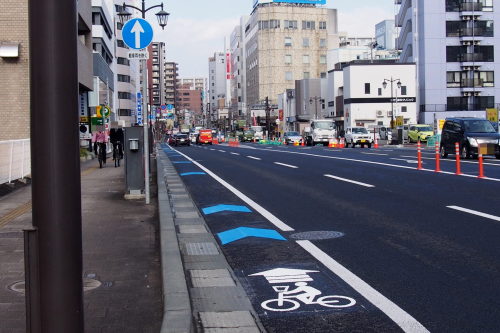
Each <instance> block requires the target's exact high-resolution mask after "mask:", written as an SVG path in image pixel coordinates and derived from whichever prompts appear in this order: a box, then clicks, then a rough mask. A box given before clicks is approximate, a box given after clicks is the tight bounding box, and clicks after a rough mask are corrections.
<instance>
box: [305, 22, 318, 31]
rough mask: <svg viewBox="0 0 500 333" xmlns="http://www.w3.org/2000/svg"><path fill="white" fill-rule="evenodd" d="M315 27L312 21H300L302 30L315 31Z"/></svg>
mask: <svg viewBox="0 0 500 333" xmlns="http://www.w3.org/2000/svg"><path fill="white" fill-rule="evenodd" d="M315 25H316V22H314V21H302V30H315V29H316V27H315Z"/></svg>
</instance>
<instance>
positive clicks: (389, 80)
mask: <svg viewBox="0 0 500 333" xmlns="http://www.w3.org/2000/svg"><path fill="white" fill-rule="evenodd" d="M387 82H390V83H391V128H394V95H393V94H394V86H393V84H394V82H397V83H396V84H397V86H398V89H401V81H400V80H399V79H393V78H392V76H391V78H390V79H384V82H382V87H384V89H385V88H387ZM396 96H397V95H396Z"/></svg>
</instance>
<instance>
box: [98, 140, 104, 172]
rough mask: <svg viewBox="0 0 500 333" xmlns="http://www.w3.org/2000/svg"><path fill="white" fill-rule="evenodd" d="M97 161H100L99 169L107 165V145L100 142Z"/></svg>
mask: <svg viewBox="0 0 500 333" xmlns="http://www.w3.org/2000/svg"><path fill="white" fill-rule="evenodd" d="M97 160H98V161H99V168H102V166H103V165H106V144H105V143H102V142H99V143H98V144H97Z"/></svg>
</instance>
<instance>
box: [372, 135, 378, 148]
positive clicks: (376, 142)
mask: <svg viewBox="0 0 500 333" xmlns="http://www.w3.org/2000/svg"><path fill="white" fill-rule="evenodd" d="M373 148H375V149H377V148H378V140H377V137H376V136H375V144H374V145H373Z"/></svg>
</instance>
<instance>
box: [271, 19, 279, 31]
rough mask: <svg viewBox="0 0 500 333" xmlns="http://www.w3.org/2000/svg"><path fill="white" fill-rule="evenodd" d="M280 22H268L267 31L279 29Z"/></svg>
mask: <svg viewBox="0 0 500 333" xmlns="http://www.w3.org/2000/svg"><path fill="white" fill-rule="evenodd" d="M279 28H280V20H269V29H279Z"/></svg>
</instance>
